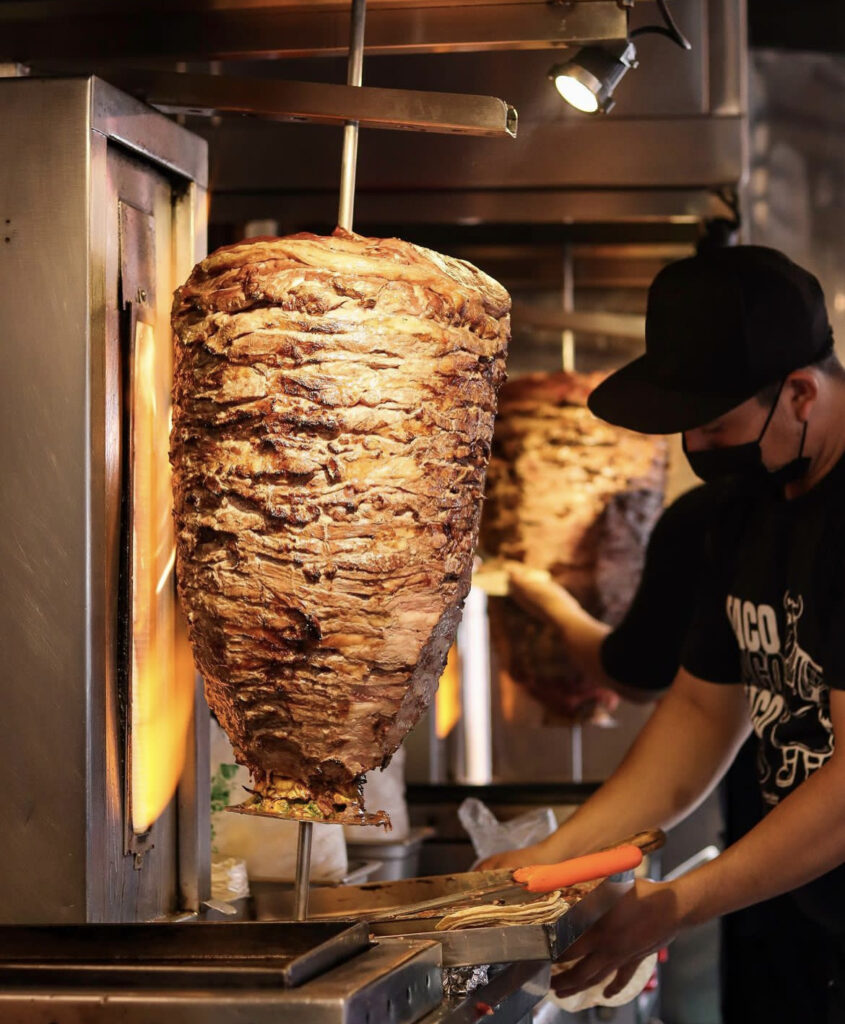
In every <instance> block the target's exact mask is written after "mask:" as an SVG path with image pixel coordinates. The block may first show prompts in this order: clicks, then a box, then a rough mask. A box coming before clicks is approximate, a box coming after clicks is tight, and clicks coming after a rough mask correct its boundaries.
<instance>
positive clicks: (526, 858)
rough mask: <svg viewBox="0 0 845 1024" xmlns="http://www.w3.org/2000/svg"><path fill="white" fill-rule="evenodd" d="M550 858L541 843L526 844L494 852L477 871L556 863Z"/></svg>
mask: <svg viewBox="0 0 845 1024" xmlns="http://www.w3.org/2000/svg"><path fill="white" fill-rule="evenodd" d="M554 863H555V861H553V860H549V858H548V855H545V854H544V853H543V850H542V847H541V845H540V844H539V843H535V844H534V845H533V846H526V847H524V848H523V849H521V850H505V851H504V852H503V853H494V854H491V856H489V857H487V858H486V859H485V860H483V861H482V862H481V863H480V864H479V865H478V867H477V868H476V871H495V870H498V869H503V868H524V867H528V865H529V864H554Z"/></svg>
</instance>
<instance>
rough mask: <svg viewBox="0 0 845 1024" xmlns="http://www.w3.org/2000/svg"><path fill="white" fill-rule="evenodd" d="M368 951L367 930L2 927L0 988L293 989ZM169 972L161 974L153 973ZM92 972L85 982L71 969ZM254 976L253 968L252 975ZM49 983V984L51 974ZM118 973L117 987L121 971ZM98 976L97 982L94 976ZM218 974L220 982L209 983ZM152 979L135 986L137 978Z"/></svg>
mask: <svg viewBox="0 0 845 1024" xmlns="http://www.w3.org/2000/svg"><path fill="white" fill-rule="evenodd" d="M369 946H370V937H369V931H368V929H367V926H366V924H365V923H363V922H361V923H360V924H351V923H349V922H343V921H342V922H327V921H326V922H313V921H307V922H302V923H299V922H296V923H294V922H285V923H284V924H268V923H263V924H259V923H258V922H251V923H249V924H243V923H241V924H222V925H221V924H210V923H207V922H202V923H193V924H164V923H162V924H105V925H91V924H78V925H58V926H55V925H47V926H42V927H30V926H25V925H5V926H4V925H0V972H1V973H0V987H2V986H3V985H9V984H10V983H12V984H14V983H16V981H17V980H20V982H21V983H23V982H24V978H23V977H21V978H20V979H16V977H15V972H16V971H20V970H22V969H23V968H24V967H27V968H28V969H29V970H28V972H27V977H26V981H27V982H28V983H29V984H32V985H39V984H42V983H41V982H39V973H41V972H43V973H44V977H45V981H44V982H43V984H54V983H56V982H58V981H59V972H63V976H62V978H61V981H62V982H63V983H66V984H70V985H71V986H73V985H83V986H87V985H91V984H102V985H104V986H106V987H108V986H110V985H115V984H123V983H127V982H128V983H129V984H130V985H137V986H139V987H143V988H149V987H153V988H155V987H156V980H157V979H158V982H159V983H162V982H164V981H165V980H168V981H170V982H172V983H174V984H179V983H180V982H181V984H182V985H183V987H192V986H193V985H194V984H195V983H199V984H204V985H212V986H214V987H218V986H220V985H226V984H230V985H239V986H240V987H245V988H249V987H251V985H252V984H261V985H264V984H269V985H276V986H279V985H281V986H285V987H289V988H293V987H296V986H297V985H302V984H304V983H305V982H306V981H310V980H311V979H312V978H315V977H317V976H318V975H320V974H323V973H324V972H325V971H328V970H331V968H333V967H336V966H337V965H338V964H340V963H342V962H343V961H345V960H348V959H349V958H350V957H352V956H356V955H357V954H359V953H363V952H364V951H365V950H366V949H368V948H369ZM164 967H167V968H170V970H169V972H158V974H157V972H156V968H164ZM81 968H88V970H87V972H86V974H85V976H84V978H83V977H80V978H76V979H75V978H74V975H73V971H74V969H81ZM249 968H254V971H253V972H252V973H250V971H249V970H248V969H249ZM50 970H52V971H53V973H52V974H50V978H52V979H53V980H52V981H48V980H46V978H47V972H48V971H50ZM118 970H119V971H121V972H122V973H121V974H120V979H119V980H118V975H117V974H116V971H118ZM98 971H99V972H101V974H99V975H98V973H97V972H98ZM215 972H217V973H218V974H219V975H220V977H219V978H216V979H215V978H212V977H206V976H204V975H211V974H213V973H215ZM133 973H134V974H137V975H152V977H136V978H134V979H133V978H132V974H133ZM227 977H228V982H227V980H226V978H227Z"/></svg>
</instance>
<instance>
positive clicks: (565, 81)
mask: <svg viewBox="0 0 845 1024" xmlns="http://www.w3.org/2000/svg"><path fill="white" fill-rule="evenodd" d="M657 7H658V10H659V11H660V14H661V16H662V17H663V25H644V26H643V27H641V28H637V29H634V31H633V32H629V33H628V38H627V39H625V40H624V41H622V42H620V43H618V44H616V45H615V46H585V47H583V48H582V49H580V50H578V51H577V52H576V53H575V54H574V55H573V56H572V57H570V58H569V60H567V61H564V62H563V63H562V64H555V66H554V67H553V68H552V69H551V71H550V72H549V78H551V79H552V81H553V82H554V84H555V88H556V89H557V91H558V92H559V93H560V95H561V96H562V97H563V98H564V99H565V100H566V102H567V103H569V104H570V105H571V106H573V107H575V108H576V109H577V110H581V111H583V112H584V113H585V114H596V113H600V114H606V113H607V112H608V111H609V110H611V109H612V108H613V106H614V100H613V92H614V90H615V89H616V86H617V85H619V83H620V82H621V81H622V79H623V78H624V77H625V75H626V74H627V73H628V71H629V70H630V69H631V68H635V67H637V51H636V47H635V46H634V43H633V40H634V38H635V37H636V36H641V35H647V34H649V33H651V34H654V35H661V36H666V37H667V38H668V39H671V40H672V42H673V43H676V44H677V45H678V46H680V47H681V48H682V49H684V50H689V49H691V46H690V42H689V40H688V39H687V38H686V36H685V35H684V34H683V32H681V30H680V29H679V28H678V26H677V25H676V24H675V20H674V19H673V17H672V15H671V14H670V12H669V8H668V7H667V6H666V0H657Z"/></svg>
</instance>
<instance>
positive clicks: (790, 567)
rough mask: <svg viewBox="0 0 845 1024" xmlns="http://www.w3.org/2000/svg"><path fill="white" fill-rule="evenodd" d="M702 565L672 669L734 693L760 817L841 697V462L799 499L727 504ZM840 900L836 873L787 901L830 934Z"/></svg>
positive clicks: (824, 748) (803, 761) (841, 912)
mask: <svg viewBox="0 0 845 1024" xmlns="http://www.w3.org/2000/svg"><path fill="white" fill-rule="evenodd" d="M707 554H708V558H709V562H710V568H709V572H708V575H707V582H706V585H705V586H704V587H703V590H702V595H701V599H700V601H699V604H698V607H697V610H696V613H695V615H694V617H693V623H692V626H691V627H690V630H689V632H688V633H687V638H686V641H685V643H684V649H683V652H682V657H681V662H682V664H683V666H684V667H685V668H686V669H687V670H688V671H689V672H691V673H692V674H693V675H695V676H698V677H699V678H702V679H706V680H708V681H710V682H714V683H737V682H741V683H742V684H743V685H744V687H745V691H746V694H747V697H748V704H749V712H750V715H751V721H752V725H753V727H754V732H755V734H756V736H757V742H758V757H757V767H758V777H759V781H760V788H761V792H762V795H763V800H764V802H765V804H766V805H767V807H769V808H771V807H774V806H775V805H776V804H777V803H778V802H779V801H780V800H781V799H783V798H784V797H785V796H787V795H788V794H789V793H791V792H792V791H793V790H794V789H795V788H796V787H797V786H799V785H800V784H801V783H802V782H803V781H804V780H805V779H806V778H807V777H808V776H809V775H810V774H812V773H813V772H814V771H815V770H816V769H818V768H819V767H821V765H823V764H824V762H825V761H826V760H827V759H828V758H829V757H830V755H831V754H832V752H833V744H834V737H833V730H832V726H831V721H830V689H831V688H833V689H837V690H841V689H845V459H842V460H841V461H840V462H839V463H838V464H837V465H836V466H835V467H834V468H833V469H832V470H831V472H830V473H828V474H827V476H826V477H824V478H823V479H822V480H821V481H820V482H819V483H818V484H817V485H816V486H815V487H814V488H813V489H812V490H810V491H808V492H807V493H806V494H804V495H801V496H800V497H798V498H794V499H792V500H789V501H787V500H785V499H783V498H781V497H778V496H777V495H775V494H774V493H772V492H770V491H768V490H764V489H759V490H756V491H752V492H750V493H747V494H745V495H743V496H741V497H737V498H736V499H735V501H734V503H733V504H732V506H731V507H730V509H728V510H725V511H723V513H722V514H721V515H720V516H719V517H718V520H717V522H716V523H715V524H714V526H713V528H712V530H711V534H710V541H709V545H708V552H707ZM843 897H845V868H837V869H836V871H834V872H831V874H829V875H826V876H824V877H823V878H821V879H819V880H818V882H816V883H812V884H811V885H810V886H806V887H804V889H802V890H799V892H798V893H796V898H797V899H798V902H799V905H801V906H803V908H804V909H805V910H808V911H809V912H810V913H811V914H812V915H813V916H814V917H816V918H817V919H820V920H822V921H823V922H824V923H826V924H827V925H828V926H829V927H834V928H836V929H837V930H845V903H843Z"/></svg>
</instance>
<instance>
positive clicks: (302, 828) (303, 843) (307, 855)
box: [293, 821, 314, 921]
mask: <svg viewBox="0 0 845 1024" xmlns="http://www.w3.org/2000/svg"><path fill="white" fill-rule="evenodd" d="M313 828H314V824H313V822H310V821H300V822H299V832H298V834H297V840H296V891H295V893H294V905H293V915H294V917H295V918H296V920H297V921H304V920H305V919H306V918H307V917H308V892H309V888H310V885H311V830H312V829H313Z"/></svg>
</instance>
